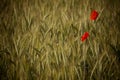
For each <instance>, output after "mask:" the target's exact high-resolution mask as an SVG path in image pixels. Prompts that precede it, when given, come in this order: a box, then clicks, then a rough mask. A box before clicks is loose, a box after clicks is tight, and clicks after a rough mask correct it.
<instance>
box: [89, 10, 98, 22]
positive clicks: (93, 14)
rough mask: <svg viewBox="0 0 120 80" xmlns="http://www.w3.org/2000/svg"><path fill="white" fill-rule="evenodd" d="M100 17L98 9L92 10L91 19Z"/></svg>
mask: <svg viewBox="0 0 120 80" xmlns="http://www.w3.org/2000/svg"><path fill="white" fill-rule="evenodd" d="M97 17H98V12H97V11H95V10H94V11H92V12H91V14H90V19H91V20H96V19H97Z"/></svg>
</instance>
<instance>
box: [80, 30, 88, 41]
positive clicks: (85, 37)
mask: <svg viewBox="0 0 120 80" xmlns="http://www.w3.org/2000/svg"><path fill="white" fill-rule="evenodd" d="M88 37H89V33H88V32H85V33H84V34H83V35H82V37H81V40H82V41H84V40H86V39H87V38H88Z"/></svg>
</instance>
